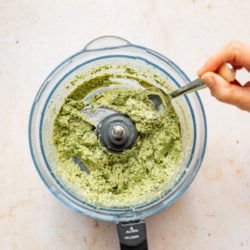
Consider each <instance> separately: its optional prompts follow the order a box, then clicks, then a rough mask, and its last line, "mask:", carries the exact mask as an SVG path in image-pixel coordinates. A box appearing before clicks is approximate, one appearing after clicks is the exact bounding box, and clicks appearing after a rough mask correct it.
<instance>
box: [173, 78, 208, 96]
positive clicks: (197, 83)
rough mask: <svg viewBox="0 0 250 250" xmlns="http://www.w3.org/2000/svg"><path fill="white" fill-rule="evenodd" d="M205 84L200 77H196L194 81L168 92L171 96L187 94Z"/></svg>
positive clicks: (203, 86) (201, 87)
mask: <svg viewBox="0 0 250 250" xmlns="http://www.w3.org/2000/svg"><path fill="white" fill-rule="evenodd" d="M206 87H207V85H206V84H205V83H204V82H203V81H202V80H201V78H197V79H195V80H194V81H192V82H190V83H189V84H187V85H185V86H183V87H181V88H179V89H177V90H175V91H173V92H171V93H169V95H170V96H171V98H175V97H178V96H180V95H184V94H188V93H191V92H194V91H197V90H200V89H204V88H206Z"/></svg>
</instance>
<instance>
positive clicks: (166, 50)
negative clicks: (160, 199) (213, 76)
mask: <svg viewBox="0 0 250 250" xmlns="http://www.w3.org/2000/svg"><path fill="white" fill-rule="evenodd" d="M249 13H250V2H249V1H248V0H245V1H244V0H241V1H238V0H232V1H226V0H219V1H215V0H214V1H212V0H210V1H209V0H204V1H199V0H196V1H195V0H193V1H192V0H178V1H165V0H158V1H157V0H155V1H154V0H151V1H149V0H148V1H145V0H136V1H134V0H127V1H125V0H124V1H115V0H105V1H101V0H99V1H87V0H82V1H70V0H61V1H48V0H43V1H36V0H35V1H28V0H26V1H25V0H20V1H16V0H10V1H0V30H1V32H0V81H1V83H0V115H1V125H0V152H1V157H0V190H1V191H0V197H1V201H0V246H1V247H0V248H1V249H4V250H9V249H27V250H29V249H36V250H39V249H41V250H43V249H47V250H50V249H51V250H52V249H53V250H54V249H60V250H62V249H63V250H68V249H91V250H92V249H97V250H99V249H101V250H105V249H107V250H108V249H109V250H115V249H118V238H117V234H116V227H115V225H114V224H112V223H108V222H102V221H95V220H93V219H90V218H87V217H85V216H82V215H80V214H77V213H76V212H74V211H72V210H70V209H69V208H67V207H66V206H64V205H63V204H62V203H61V202H59V201H58V200H57V199H56V198H55V197H54V196H53V195H52V194H51V193H50V192H49V190H48V189H47V188H46V187H45V185H44V184H43V182H42V181H41V180H40V178H39V176H38V174H37V172H36V170H35V167H34V165H33V162H32V159H31V156H30V152H29V146H28V119H29V112H30V109H31V105H32V102H33V99H34V97H35V94H36V92H37V91H38V89H39V87H40V85H41V83H42V82H43V80H44V79H45V77H46V76H47V75H48V74H49V73H50V71H51V70H52V69H54V67H55V66H56V65H58V64H59V63H60V62H61V61H62V60H64V59H65V58H67V57H68V56H70V55H71V54H73V53H75V52H76V51H79V50H80V49H81V48H83V46H84V45H85V44H86V43H87V42H89V41H90V40H92V39H94V38H96V37H98V36H101V35H109V34H111V35H118V36H121V37H124V38H126V39H128V40H129V41H131V42H133V43H135V44H140V45H144V46H146V47H149V48H152V49H154V50H156V51H158V52H160V53H162V54H164V55H166V56H167V57H169V58H170V59H172V60H173V61H174V62H175V63H176V64H177V65H179V66H180V67H181V68H182V69H183V71H184V72H185V73H186V74H187V75H188V76H189V77H190V78H195V77H196V72H197V70H198V68H199V67H200V66H201V65H202V64H203V62H204V61H205V60H206V59H207V58H208V57H209V56H210V55H211V54H212V53H214V52H215V51H216V50H217V49H218V48H220V47H221V46H222V45H224V44H225V43H226V42H228V41H229V40H232V39H238V40H242V41H245V42H249V41H250V29H249V25H248V24H249ZM200 95H201V98H202V101H203V103H204V106H205V111H206V115H207V123H208V142H207V151H206V155H205V158H204V162H203V164H202V167H201V170H200V172H199V174H198V175H197V177H196V179H195V181H194V182H193V184H192V185H191V187H190V188H189V189H188V191H187V192H186V193H185V194H184V195H183V196H182V197H181V198H180V199H179V200H178V201H177V202H175V203H174V204H173V205H172V206H171V207H169V208H167V209H165V210H164V211H162V212H160V213H158V214H157V215H155V216H152V217H150V218H148V219H147V228H148V241H149V247H150V249H153V250H163V249H170V250H172V249H174V250H175V249H178V250H181V249H183V250H187V249H190V250H196V249H203V250H206V249H207V250H210V249H216V250H217V249H218V250H221V249H222V250H224V249H225V250H231V249H232V250H235V249H249V248H250V223H249V222H250V168H249V166H250V141H249V128H250V115H249V113H247V112H242V111H240V110H238V109H237V108H234V107H231V106H229V105H224V104H221V103H219V102H217V101H216V100H215V99H214V98H213V97H211V96H210V94H209V91H208V90H202V91H201V92H200Z"/></svg>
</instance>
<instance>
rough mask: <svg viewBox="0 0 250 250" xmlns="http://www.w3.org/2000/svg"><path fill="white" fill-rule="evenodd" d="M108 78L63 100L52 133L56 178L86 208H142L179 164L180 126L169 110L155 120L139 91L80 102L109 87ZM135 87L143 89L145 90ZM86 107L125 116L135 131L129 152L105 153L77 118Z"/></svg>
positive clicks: (125, 90)
mask: <svg viewBox="0 0 250 250" xmlns="http://www.w3.org/2000/svg"><path fill="white" fill-rule="evenodd" d="M110 77H111V76H110V75H103V76H101V77H100V76H99V77H95V78H93V79H90V80H87V81H83V83H82V84H80V85H79V86H78V87H76V88H75V89H74V90H73V91H72V92H71V93H70V94H69V95H68V96H67V97H66V98H65V101H64V103H63V105H62V106H61V109H60V111H59V113H58V114H57V116H56V119H55V122H54V128H53V143H54V146H55V151H56V155H57V159H58V161H59V164H58V166H57V167H56V173H57V175H59V176H61V177H62V179H64V182H65V183H68V186H71V187H74V190H77V194H78V195H79V197H82V199H84V201H86V202H88V203H90V204H92V205H96V206H99V207H106V208H111V207H131V206H134V205H135V204H140V203H142V202H145V197H147V196H148V195H150V194H151V193H154V192H157V190H158V189H159V188H160V187H162V185H164V184H165V183H167V182H168V180H169V179H170V178H171V176H172V175H173V174H174V172H175V170H176V167H177V165H178V163H179V162H180V161H181V159H182V151H181V143H182V140H181V130H180V122H179V118H178V116H177V114H176V112H175V110H174V108H173V106H172V105H169V106H168V107H167V109H166V110H164V113H163V114H162V115H161V116H159V117H158V118H156V112H157V111H156V110H155V106H154V104H153V103H152V101H150V100H149V98H148V97H147V96H146V95H145V94H143V90H142V89H134V88H132V87H129V88H113V89H108V90H106V91H103V92H101V93H99V94H96V95H95V96H94V97H92V98H90V99H89V100H87V101H84V97H85V96H86V95H88V94H89V93H91V92H92V91H94V90H96V89H97V88H100V87H105V86H110V85H112V84H114V82H111V81H110ZM139 82H140V84H141V85H142V86H144V87H145V86H150V85H151V84H150V83H148V82H146V81H144V80H140V81H139ZM86 106H93V108H97V107H100V106H101V107H106V108H109V109H113V110H116V111H117V112H120V113H123V114H127V115H128V116H129V117H130V119H131V120H132V121H133V122H134V123H135V125H136V129H137V131H138V137H137V140H136V143H135V145H134V146H133V148H131V149H127V150H125V151H123V152H122V153H113V152H111V151H109V150H108V149H107V148H105V147H104V146H103V145H102V143H101V142H100V140H99V139H98V138H97V135H96V132H95V127H94V126H93V125H92V124H90V123H89V122H88V121H87V119H86V117H85V116H84V114H83V113H82V112H81V110H82V109H83V108H84V107H86ZM73 156H77V157H79V159H80V160H81V161H82V162H83V163H84V164H85V165H86V166H87V168H88V169H89V170H90V174H87V173H86V172H84V171H82V170H81V169H80V167H79V166H78V165H77V164H75V163H74V162H73V160H72V157H73Z"/></svg>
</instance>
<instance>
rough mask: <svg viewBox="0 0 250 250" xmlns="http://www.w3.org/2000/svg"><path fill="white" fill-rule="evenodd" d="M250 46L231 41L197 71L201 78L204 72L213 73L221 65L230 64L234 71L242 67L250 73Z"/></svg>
mask: <svg viewBox="0 0 250 250" xmlns="http://www.w3.org/2000/svg"><path fill="white" fill-rule="evenodd" d="M249 58H250V45H247V44H244V43H241V42H238V41H232V42H230V43H228V44H227V45H226V46H225V47H223V48H222V49H221V50H219V51H218V52H217V53H216V54H215V55H214V56H213V57H211V58H210V59H209V60H208V61H207V62H206V63H205V64H204V66H203V67H202V68H201V69H200V70H199V71H198V75H199V76H201V75H202V74H204V73H206V72H209V71H211V72H215V71H216V70H217V69H218V68H219V67H220V66H221V65H222V64H223V63H231V64H232V65H233V66H234V67H235V68H236V69H238V68H241V67H244V68H246V69H247V70H248V71H250V60H249Z"/></svg>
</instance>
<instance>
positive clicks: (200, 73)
mask: <svg viewBox="0 0 250 250" xmlns="http://www.w3.org/2000/svg"><path fill="white" fill-rule="evenodd" d="M203 73H204V66H202V67H201V68H200V69H199V70H198V71H197V75H198V76H201V75H202V74H203Z"/></svg>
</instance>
